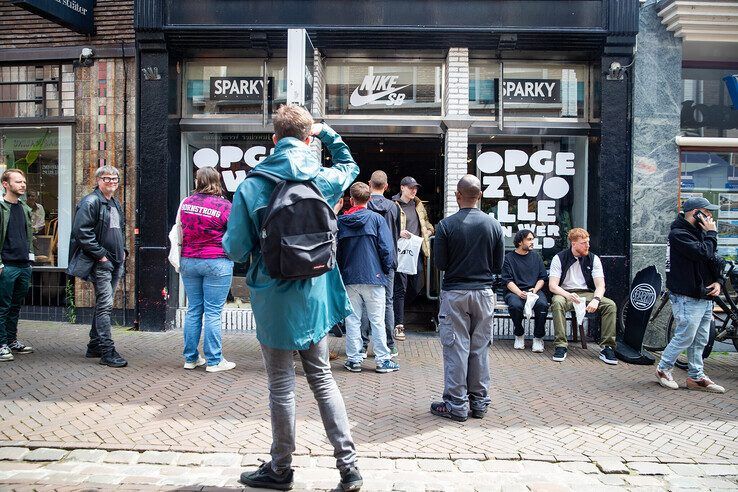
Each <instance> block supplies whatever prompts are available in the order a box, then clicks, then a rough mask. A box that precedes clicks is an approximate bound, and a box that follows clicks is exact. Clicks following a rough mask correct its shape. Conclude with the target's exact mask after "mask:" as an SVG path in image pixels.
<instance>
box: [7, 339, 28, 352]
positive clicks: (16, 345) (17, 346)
mask: <svg viewBox="0 0 738 492" xmlns="http://www.w3.org/2000/svg"><path fill="white" fill-rule="evenodd" d="M8 348H9V349H10V350H11V351H13V352H16V353H18V354H30V353H33V347H31V346H30V345H24V344H22V343H21V342H19V341H18V340H15V341H14V342H10V343H9V344H8Z"/></svg>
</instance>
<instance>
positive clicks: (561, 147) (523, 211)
mask: <svg viewBox="0 0 738 492" xmlns="http://www.w3.org/2000/svg"><path fill="white" fill-rule="evenodd" d="M468 164H469V172H471V173H475V174H476V175H477V176H479V178H480V179H481V181H482V189H483V190H482V200H481V204H480V207H481V209H482V211H484V212H487V213H489V214H490V215H492V216H494V217H495V218H496V219H497V220H499V221H500V224H501V225H502V229H503V232H504V236H505V247H506V249H514V246H513V242H512V238H513V236H514V235H515V233H516V232H517V231H519V230H521V229H530V230H532V231H533V232H534V234H535V235H536V248H537V249H538V250H539V252H540V253H541V254H542V256H543V258H544V260H546V262H548V261H549V260H550V259H551V258H552V257H553V256H554V255H555V254H556V253H558V252H559V251H561V250H562V249H565V248H566V247H567V234H568V232H569V230H570V229H571V228H572V227H585V228H586V224H587V220H586V218H587V165H588V163H587V138H586V137H559V138H557V137H526V138H513V137H507V138H501V139H499V140H498V139H497V138H495V142H493V143H484V144H478V145H471V146H470V148H469V159H468Z"/></svg>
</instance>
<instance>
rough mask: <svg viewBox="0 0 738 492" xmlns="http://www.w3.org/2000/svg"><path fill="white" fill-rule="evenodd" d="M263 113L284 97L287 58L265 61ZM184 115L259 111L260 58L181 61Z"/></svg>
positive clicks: (256, 113)
mask: <svg viewBox="0 0 738 492" xmlns="http://www.w3.org/2000/svg"><path fill="white" fill-rule="evenodd" d="M266 72H267V84H266V86H267V87H266V96H267V97H266V99H267V108H266V109H267V115H271V113H272V110H273V109H274V108H276V107H278V106H279V105H280V104H284V103H285V102H286V101H287V60H286V59H279V58H278V59H272V60H269V61H268V62H267V65H266ZM183 93H184V116H185V117H193V116H194V117H197V116H217V115H255V116H256V115H259V116H260V115H262V114H263V112H264V60H261V59H206V60H195V61H190V62H187V63H185V77H184V88H183Z"/></svg>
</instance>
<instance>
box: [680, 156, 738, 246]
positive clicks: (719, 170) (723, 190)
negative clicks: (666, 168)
mask: <svg viewBox="0 0 738 492" xmlns="http://www.w3.org/2000/svg"><path fill="white" fill-rule="evenodd" d="M680 160H681V179H680V200H681V201H682V202H684V200H687V199H688V198H692V197H704V198H707V199H708V200H709V201H710V202H711V203H715V204H718V205H720V210H718V211H717V212H715V213H714V214H713V215H714V216H715V219H716V221H717V226H718V253H719V254H720V255H722V256H723V257H725V258H726V259H728V260H732V261H738V149H735V150H732V151H731V150H725V151H710V150H683V151H682V152H681V155H680Z"/></svg>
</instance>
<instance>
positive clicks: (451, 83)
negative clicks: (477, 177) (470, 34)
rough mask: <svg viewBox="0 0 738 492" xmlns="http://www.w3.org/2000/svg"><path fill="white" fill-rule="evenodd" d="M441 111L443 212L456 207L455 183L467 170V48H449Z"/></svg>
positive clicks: (454, 209)
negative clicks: (443, 166)
mask: <svg viewBox="0 0 738 492" xmlns="http://www.w3.org/2000/svg"><path fill="white" fill-rule="evenodd" d="M443 115H444V121H445V123H446V127H447V130H446V142H445V146H444V156H445V168H446V169H445V177H444V186H443V189H444V190H443V191H444V197H445V198H444V215H445V216H446V217H448V216H449V215H451V214H453V213H455V212H456V211H458V209H459V206H458V204H457V203H456V197H455V196H454V192H455V191H456V183H458V181H459V179H461V178H462V177H463V176H464V175H465V174H466V173H467V149H468V144H469V131H468V129H467V128H466V126H467V122H468V119H469V49H468V48H450V49H449V50H448V56H447V57H446V78H445V92H444V95H443Z"/></svg>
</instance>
